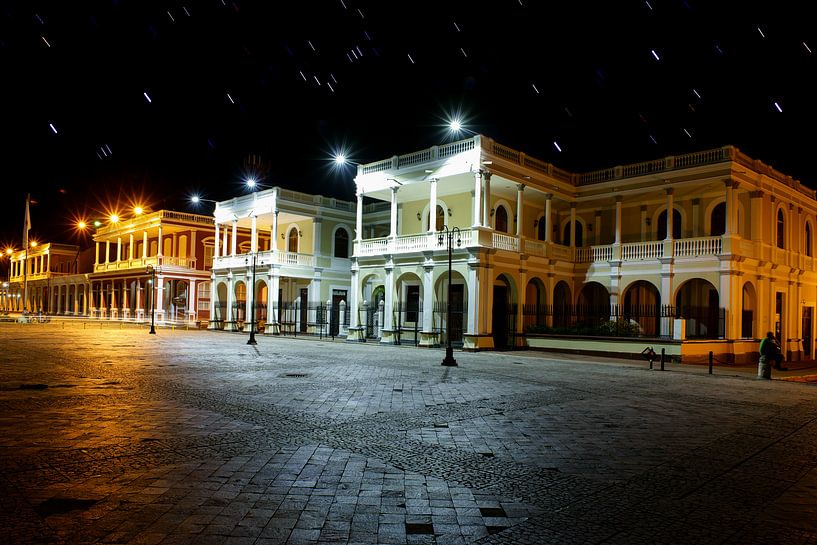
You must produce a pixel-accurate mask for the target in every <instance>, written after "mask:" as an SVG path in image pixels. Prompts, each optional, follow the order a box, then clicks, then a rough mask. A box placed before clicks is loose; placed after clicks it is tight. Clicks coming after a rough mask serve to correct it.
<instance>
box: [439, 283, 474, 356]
mask: <svg viewBox="0 0 817 545" xmlns="http://www.w3.org/2000/svg"><path fill="white" fill-rule="evenodd" d="M467 293H468V290H467V288H466V283H465V278H464V277H463V276H462V275H461V274H460V273H459V272H457V271H452V272H451V293H450V299H449V292H448V271H446V272H444V273H443V274H441V275H440V277H439V278H438V279H437V283H436V285H435V286H434V320H433V323H434V327H435V329H438V330H439V332H440V339H439V340H440V344H443V345H445V344H447V343H448V336H449V335H450V336H451V344H452V345H454V346H458V347H461V346H462V334H463V330H464V326H465V317H466V313H465V312H466V309H467V301H466V297H467ZM449 304H450V307H451V323H450V324H449V323H448V308H449Z"/></svg>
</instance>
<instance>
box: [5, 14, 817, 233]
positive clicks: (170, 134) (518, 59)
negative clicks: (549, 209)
mask: <svg viewBox="0 0 817 545" xmlns="http://www.w3.org/2000/svg"><path fill="white" fill-rule="evenodd" d="M805 6H808V3H807V2H791V3H788V2H761V3H755V2H751V3H744V2H715V1H703V0H700V1H695V0H688V1H676V0H672V1H670V0H649V3H648V2H645V1H643V0H640V1H637V0H632V1H630V0H627V1H623V0H622V1H612V0H607V1H604V2H578V1H575V2H565V1H563V2H545V1H541V2H536V1H533V0H496V1H482V2H479V1H473V0H471V1H443V0H438V1H423V0H418V1H412V2H405V1H404V2H389V1H385V0H379V1H376V0H367V1H363V0H343V1H341V0H300V1H291V2H282V1H277V0H275V1H273V0H263V1H262V0H235V1H230V0H223V1H222V0H195V1H193V0H189V1H187V2H180V1H167V2H161V1H156V2H149V1H142V0H115V1H109V2H66V1H61V2H52V3H44V2H37V1H20V2H17V3H15V2H12V3H9V2H0V67H2V72H1V73H2V77H0V100H2V117H1V118H0V134H2V137H0V138H2V141H0V145H1V146H2V147H0V159H1V160H2V161H1V162H2V164H0V179H2V182H3V188H4V199H3V201H4V204H5V214H3V216H2V220H0V243H12V244H15V245H16V246H18V247H19V245H20V240H21V235H22V221H23V209H24V199H25V193H26V192H27V191H30V192H31V193H32V197H33V198H34V199H35V200H36V201H37V204H36V205H34V206H33V207H32V209H31V216H32V224H33V227H32V232H31V236H32V237H36V238H39V239H51V240H54V241H65V242H71V241H76V240H77V239H76V237H75V236H74V235H73V234H71V233H70V229H69V227H68V226H69V225H70V224H71V223H72V217H76V216H79V215H81V216H85V217H88V218H93V217H95V216H99V215H100V214H101V212H100V210H102V209H104V208H105V207H106V206H107V205H109V204H111V203H114V202H116V201H117V200H118V201H119V202H121V203H123V204H125V203H127V202H128V200H129V199H133V198H139V199H142V200H144V201H145V202H147V203H148V204H149V206H151V207H152V208H153V209H158V208H162V207H165V208H174V209H179V210H192V208H191V207H190V205H189V204H188V203H187V201H186V199H187V197H188V196H189V195H190V194H191V193H192V192H194V191H195V190H198V191H200V192H201V193H202V195H203V196H206V197H208V198H213V199H225V198H229V197H232V196H234V195H237V194H240V193H242V192H243V189H242V186H241V178H242V176H243V175H244V174H245V168H244V164H245V161H246V158H247V157H248V156H250V155H251V154H255V155H260V157H261V158H262V161H263V163H265V164H266V165H268V168H269V174H268V175H267V176H266V178H265V180H264V182H265V183H268V184H273V185H281V186H283V187H290V188H293V189H300V190H303V191H308V192H315V193H321V194H324V195H334V196H338V197H343V198H349V199H351V198H352V196H353V182H352V177H353V170H352V169H351V168H349V169H347V170H346V172H345V174H343V175H342V174H338V173H336V172H333V171H332V170H331V168H330V163H329V160H328V159H329V157H330V155H331V152H332V150H333V149H334V148H336V147H339V146H344V145H345V146H346V147H347V148H348V150H349V154H350V155H351V157H352V158H353V160H355V161H358V162H368V161H373V160H377V159H381V158H384V157H387V156H390V155H393V154H395V153H407V152H410V151H414V150H417V149H421V148H424V147H428V146H430V145H434V144H439V143H442V142H444V141H446V140H448V139H450V138H451V137H450V135H448V134H447V133H446V130H445V122H446V117H447V116H449V115H451V114H453V113H454V112H457V111H459V112H461V114H462V116H463V118H464V121H465V123H466V125H467V127H468V128H469V129H470V130H473V131H475V132H480V133H483V134H486V135H488V136H491V137H494V138H496V139H497V140H498V141H500V142H502V143H504V144H506V145H509V146H512V147H515V148H518V149H521V150H523V151H525V152H526V153H528V154H531V155H534V156H536V157H539V158H541V159H544V160H546V161H551V162H553V163H555V164H556V165H558V166H560V167H563V168H567V169H569V170H573V171H587V170H592V169H595V168H603V167H607V166H613V165H616V164H623V163H628V162H635V161H641V160H647V159H652V158H657V157H663V156H666V155H670V154H676V153H685V152H688V151H694V150H699V149H705V148H710V147H717V146H722V145H725V144H734V145H737V146H738V147H739V148H741V149H742V150H743V151H745V152H746V153H748V154H749V155H751V156H753V157H755V158H758V159H760V160H762V161H764V162H766V163H768V164H771V165H772V166H774V167H775V168H777V169H779V170H781V171H783V172H784V173H786V174H790V175H792V176H794V177H795V178H798V179H800V180H801V181H803V182H804V183H805V184H807V185H809V186H811V187H815V186H817V162H815V161H814V160H812V158H811V157H810V155H811V154H812V153H813V152H812V151H811V149H810V146H811V144H812V143H813V138H811V131H812V129H813V126H814V125H815V121H816V120H817V116H816V115H815V113H816V112H815V105H814V97H815V96H817V85H815V84H816V83H817V78H816V77H815V75H817V54H813V53H812V51H815V53H817V35H816V34H817V29H815V27H814V25H813V24H810V22H811V21H812V19H811V18H810V16H809V15H808V14H807V13H806V7H805ZM310 42H311V45H310ZM313 46H314V50H313ZM353 50H354V53H352V51H353ZM653 50H654V52H655V54H656V55H657V56H658V59H656V58H655V56H654V55H653ZM301 72H303V75H304V77H305V79H306V81H305V80H304V78H302V76H301ZM318 82H319V83H318ZM330 85H331V87H332V88H331V89H330ZM144 93H147V94H148V96H149V97H150V100H151V101H150V102H148V100H147V99H146V98H145V95H144ZM775 102H777V103H778V105H779V106H780V108H781V109H782V110H783V111H782V112H779V111H778V109H777V107H776V106H775ZM52 123H53V125H54V128H55V129H56V134H55V133H54V131H53V130H52V129H51V127H50V125H49V124H52ZM554 142H557V143H558V146H559V147H560V148H561V150H562V151H561V152H560V151H559V150H558V149H557V146H556V145H554ZM106 146H107V147H106ZM103 149H104V150H105V152H103V151H102V150H103ZM108 150H110V152H111V153H110V154H108V153H107V152H108ZM210 209H211V208H210V207H206V208H205V209H203V210H202V211H203V212H204V213H208V212H209V210H210Z"/></svg>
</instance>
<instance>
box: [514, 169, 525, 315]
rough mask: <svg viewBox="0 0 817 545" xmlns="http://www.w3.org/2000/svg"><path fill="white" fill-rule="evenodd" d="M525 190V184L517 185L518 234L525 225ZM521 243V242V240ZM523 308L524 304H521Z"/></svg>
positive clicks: (519, 234)
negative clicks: (523, 200)
mask: <svg viewBox="0 0 817 545" xmlns="http://www.w3.org/2000/svg"><path fill="white" fill-rule="evenodd" d="M523 191H525V184H519V185H517V186H516V236H518V237H521V236H522V226H523V225H524V222H523V219H522V218H523V216H522V192H523ZM520 244H521V242H520ZM519 308H522V305H519Z"/></svg>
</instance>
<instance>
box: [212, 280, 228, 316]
mask: <svg viewBox="0 0 817 545" xmlns="http://www.w3.org/2000/svg"><path fill="white" fill-rule="evenodd" d="M213 314H214V315H213V316H211V317H210V319H211V320H215V321H217V322H221V324H220V327H224V321H225V320H226V319H227V318H226V317H227V316H228V314H227V284H225V283H224V282H219V283H218V285H217V286H216V301H215V304H214V305H213Z"/></svg>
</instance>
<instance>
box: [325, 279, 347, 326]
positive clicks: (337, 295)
mask: <svg viewBox="0 0 817 545" xmlns="http://www.w3.org/2000/svg"><path fill="white" fill-rule="evenodd" d="M341 301H346V290H332V314H331V315H330V317H329V334H330V335H331V336H333V337H337V335H338V333H339V332H340V321H341V320H342V319H343V317H341V315H340V302H341Z"/></svg>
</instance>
